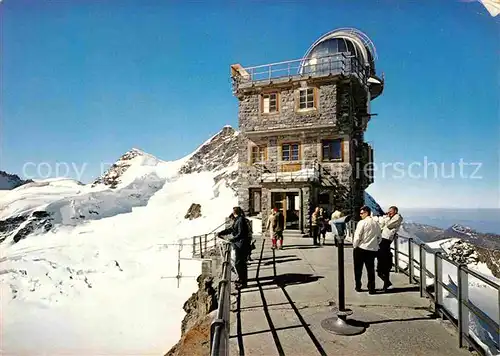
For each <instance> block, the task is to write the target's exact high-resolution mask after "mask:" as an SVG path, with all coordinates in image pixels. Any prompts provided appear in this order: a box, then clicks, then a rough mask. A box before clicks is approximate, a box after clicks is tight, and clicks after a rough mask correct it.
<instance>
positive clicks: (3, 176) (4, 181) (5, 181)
mask: <svg viewBox="0 0 500 356" xmlns="http://www.w3.org/2000/svg"><path fill="white" fill-rule="evenodd" d="M29 182H31V180H23V179H21V178H19V176H17V175H15V174H9V173H7V172H4V171H0V190H10V189H14V188H17V187H19V186H21V185H23V184H26V183H29Z"/></svg>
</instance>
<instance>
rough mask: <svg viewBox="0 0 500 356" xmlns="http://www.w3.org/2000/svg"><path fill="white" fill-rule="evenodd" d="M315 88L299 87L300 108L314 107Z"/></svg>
mask: <svg viewBox="0 0 500 356" xmlns="http://www.w3.org/2000/svg"><path fill="white" fill-rule="evenodd" d="M314 101H315V100H314V88H302V89H299V109H300V110H303V109H314V108H315V107H316V105H315V103H314Z"/></svg>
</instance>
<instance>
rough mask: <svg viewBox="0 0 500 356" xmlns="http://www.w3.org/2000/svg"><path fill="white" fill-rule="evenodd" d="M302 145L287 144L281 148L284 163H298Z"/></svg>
mask: <svg viewBox="0 0 500 356" xmlns="http://www.w3.org/2000/svg"><path fill="white" fill-rule="evenodd" d="M299 149H300V145H299V144H298V143H285V144H283V145H282V146H281V160H282V161H298V160H299V159H300V154H299Z"/></svg>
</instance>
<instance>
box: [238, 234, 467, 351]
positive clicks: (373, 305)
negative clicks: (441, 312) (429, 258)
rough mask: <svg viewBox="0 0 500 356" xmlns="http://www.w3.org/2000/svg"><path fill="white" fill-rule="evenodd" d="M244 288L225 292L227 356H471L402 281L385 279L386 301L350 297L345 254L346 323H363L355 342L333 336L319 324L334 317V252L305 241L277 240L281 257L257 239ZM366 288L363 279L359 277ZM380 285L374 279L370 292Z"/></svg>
mask: <svg viewBox="0 0 500 356" xmlns="http://www.w3.org/2000/svg"><path fill="white" fill-rule="evenodd" d="M256 246H257V249H256V250H254V253H253V255H252V257H253V259H254V261H252V262H250V264H249V283H248V287H247V288H245V289H243V290H242V291H241V292H236V291H235V292H233V296H232V305H231V308H232V312H231V329H230V355H266V356H267V355H297V356H305V355H361V356H378V355H381V356H382V355H383V356H389V355H398V356H399V355H425V356H430V355H436V356H438V355H450V356H452V355H453V356H460V355H471V354H470V353H469V352H468V351H467V350H466V349H460V348H459V347H458V336H457V334H456V332H455V331H454V330H453V329H452V327H451V326H449V325H447V324H446V323H445V322H444V321H442V320H439V319H435V318H433V316H432V312H431V311H430V301H429V300H428V299H426V298H420V293H419V290H418V286H415V285H409V282H408V277H407V276H405V275H402V274H392V282H393V285H394V289H393V290H392V292H391V293H382V292H380V294H375V295H369V294H368V292H361V293H357V292H356V291H354V276H353V263H352V249H351V247H346V248H345V266H346V271H345V272H346V304H347V307H348V308H350V309H352V310H353V311H354V314H353V315H352V316H350V317H349V319H356V320H359V321H362V322H365V323H367V329H366V331H365V332H364V333H363V334H361V335H357V336H339V335H334V334H332V333H330V332H328V331H326V330H325V329H323V328H322V327H321V321H322V320H323V319H325V318H328V317H331V316H333V315H334V312H333V311H332V310H333V308H334V306H335V302H336V300H337V275H338V271H337V249H336V247H334V246H333V245H328V241H327V245H326V246H322V247H315V246H313V245H312V239H310V238H301V237H285V244H284V249H283V250H278V251H273V250H271V248H270V241H269V240H264V239H262V238H258V239H257V244H256ZM363 279H364V282H363V287H364V288H366V271H365V270H364V271H363ZM381 286H382V282H381V281H380V280H379V279H378V277H377V288H380V287H381Z"/></svg>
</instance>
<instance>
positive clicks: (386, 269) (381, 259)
mask: <svg viewBox="0 0 500 356" xmlns="http://www.w3.org/2000/svg"><path fill="white" fill-rule="evenodd" d="M402 223H403V217H402V216H401V215H400V214H399V211H398V208H397V207H396V206H391V207H390V208H389V211H388V212H387V215H384V216H383V217H382V218H381V219H379V224H380V227H381V229H382V240H381V241H380V245H379V251H378V255H377V274H378V276H379V277H380V279H381V280H382V281H383V282H384V286H383V290H384V291H387V289H389V288H390V287H391V286H392V282H391V279H390V275H391V268H392V252H391V243H392V241H394V239H395V237H396V235H397V233H398V230H399V228H400V227H401V224H402Z"/></svg>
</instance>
